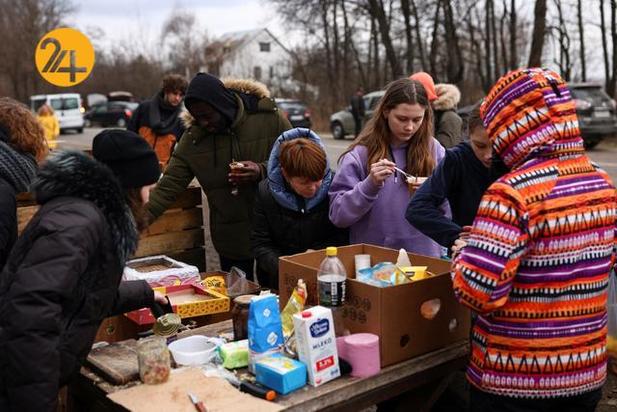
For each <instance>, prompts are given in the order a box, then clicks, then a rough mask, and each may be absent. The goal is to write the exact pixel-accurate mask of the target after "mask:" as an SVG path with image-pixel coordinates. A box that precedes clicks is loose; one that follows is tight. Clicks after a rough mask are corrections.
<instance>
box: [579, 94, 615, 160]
mask: <svg viewBox="0 0 617 412" xmlns="http://www.w3.org/2000/svg"><path fill="white" fill-rule="evenodd" d="M568 86H569V87H570V91H571V92H572V97H573V98H574V102H575V103H576V114H577V116H578V125H579V128H580V130H581V134H582V135H583V140H584V141H585V147H587V148H592V147H594V146H596V145H597V144H598V143H600V142H601V141H602V139H604V138H606V137H611V136H615V135H617V110H616V108H615V100H613V99H611V98H610V97H609V95H608V94H606V92H605V91H604V88H603V87H602V85H601V84H598V83H570V84H569V85H568Z"/></svg>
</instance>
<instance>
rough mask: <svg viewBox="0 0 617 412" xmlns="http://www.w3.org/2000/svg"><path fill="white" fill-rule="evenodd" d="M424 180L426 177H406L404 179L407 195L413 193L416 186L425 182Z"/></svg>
mask: <svg viewBox="0 0 617 412" xmlns="http://www.w3.org/2000/svg"><path fill="white" fill-rule="evenodd" d="M426 179H428V177H420V176H414V177H408V178H407V179H405V181H406V182H407V188H408V189H409V193H415V192H416V188H417V186H418V185H421V184H422V183H424V182H426Z"/></svg>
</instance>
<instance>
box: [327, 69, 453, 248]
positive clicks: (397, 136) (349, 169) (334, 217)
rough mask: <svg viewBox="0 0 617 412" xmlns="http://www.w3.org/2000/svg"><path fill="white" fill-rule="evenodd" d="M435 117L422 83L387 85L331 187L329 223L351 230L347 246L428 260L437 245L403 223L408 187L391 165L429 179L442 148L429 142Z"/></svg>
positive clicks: (409, 81)
mask: <svg viewBox="0 0 617 412" xmlns="http://www.w3.org/2000/svg"><path fill="white" fill-rule="evenodd" d="M432 116H433V113H432V111H431V108H430V105H429V101H428V98H427V95H426V91H425V90H424V88H423V86H422V84H421V83H419V82H418V81H415V80H410V79H407V78H405V79H399V80H396V81H394V82H392V83H390V84H389V85H388V86H387V88H386V92H385V94H384V96H383V97H382V98H381V100H380V102H379V104H378V105H377V108H376V109H375V111H374V112H373V116H372V118H371V119H370V120H369V121H368V122H367V124H366V126H365V127H364V129H363V130H362V132H361V133H360V135H359V136H358V138H357V139H356V141H355V142H354V143H353V144H352V145H351V146H350V147H349V149H347V151H346V152H345V153H343V155H342V156H341V159H340V160H339V167H338V171H337V172H336V175H335V176H334V180H333V181H332V185H331V186H330V191H329V195H330V220H331V221H332V223H334V225H336V226H338V227H341V228H349V237H350V243H352V244H353V243H371V244H374V245H379V246H385V247H390V248H394V249H399V248H405V249H406V250H407V251H408V252H413V253H418V254H422V255H427V256H435V257H439V256H441V247H440V246H439V245H438V244H437V243H435V242H434V241H432V240H431V239H430V238H428V237H426V236H425V235H423V234H422V233H420V232H419V231H418V230H417V229H416V228H414V227H413V226H411V225H410V224H409V223H408V222H407V220H406V219H405V210H406V208H407V204H408V203H409V199H410V196H411V194H410V192H409V190H408V185H407V182H406V179H405V176H403V175H402V174H401V173H400V172H398V171H397V170H396V169H395V167H397V168H399V169H402V170H404V171H406V172H407V173H408V174H411V175H413V176H418V177H425V176H430V175H431V173H432V172H433V169H434V168H435V166H436V165H437V163H439V161H440V160H441V159H442V158H443V156H444V153H445V150H444V148H443V147H442V146H441V145H440V144H439V142H438V141H437V140H436V139H434V138H433V136H432V135H433V130H432V129H433V126H432V125H433V119H432Z"/></svg>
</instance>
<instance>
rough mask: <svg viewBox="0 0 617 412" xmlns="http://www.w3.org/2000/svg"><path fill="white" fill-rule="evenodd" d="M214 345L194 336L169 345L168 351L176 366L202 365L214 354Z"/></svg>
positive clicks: (203, 337) (206, 339) (198, 336)
mask: <svg viewBox="0 0 617 412" xmlns="http://www.w3.org/2000/svg"><path fill="white" fill-rule="evenodd" d="M216 348H217V346H216V343H214V342H213V341H212V340H211V339H210V338H207V337H205V336H200V335H195V336H189V337H186V338H182V339H178V340H176V341H173V342H171V343H170V344H169V351H170V352H171V355H172V356H173V357H174V360H175V361H176V363H177V364H178V365H185V366H189V365H203V364H206V363H208V362H210V361H211V360H212V358H213V357H214V355H215V354H216Z"/></svg>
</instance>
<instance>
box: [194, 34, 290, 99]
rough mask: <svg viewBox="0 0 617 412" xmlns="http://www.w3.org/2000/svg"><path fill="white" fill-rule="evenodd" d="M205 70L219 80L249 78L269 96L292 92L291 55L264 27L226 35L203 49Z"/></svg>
mask: <svg viewBox="0 0 617 412" xmlns="http://www.w3.org/2000/svg"><path fill="white" fill-rule="evenodd" d="M206 59H207V61H208V63H207V71H208V72H209V73H211V74H213V75H215V76H218V77H220V78H224V77H234V78H251V79H255V80H258V81H260V82H262V83H264V84H266V85H267V86H268V88H269V89H270V91H271V92H272V94H273V96H281V95H287V94H290V93H293V92H294V91H296V90H297V89H298V85H297V84H296V82H295V81H293V80H292V68H293V54H292V53H291V52H290V51H289V50H288V49H287V48H286V47H285V46H283V44H282V43H281V42H280V41H279V40H278V39H277V38H276V37H275V36H274V35H273V34H272V33H271V32H270V31H269V30H268V29H266V28H261V29H255V30H245V31H239V32H233V33H226V34H224V35H222V36H221V37H219V38H218V39H215V40H214V41H213V42H212V43H210V44H209V45H208V47H207V48H206Z"/></svg>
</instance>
